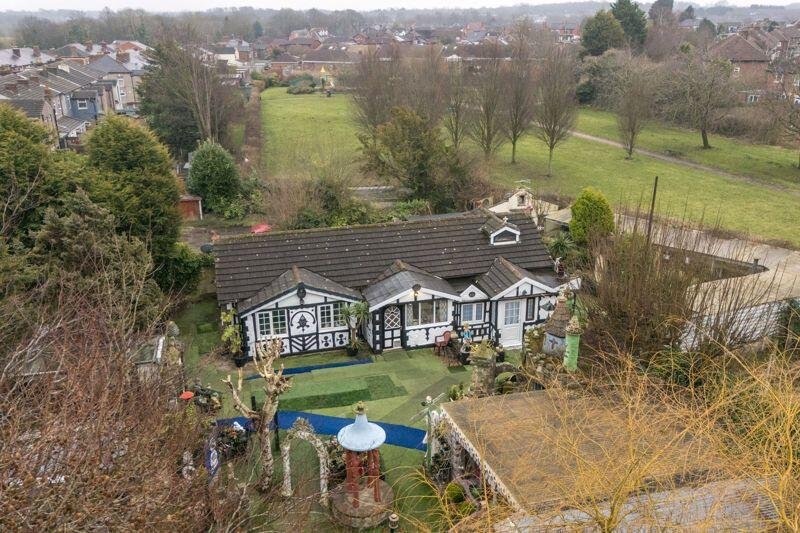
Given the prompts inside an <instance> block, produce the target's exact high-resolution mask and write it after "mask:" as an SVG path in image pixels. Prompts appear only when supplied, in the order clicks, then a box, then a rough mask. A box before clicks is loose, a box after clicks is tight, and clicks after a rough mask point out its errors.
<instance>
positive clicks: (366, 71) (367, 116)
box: [347, 47, 402, 138]
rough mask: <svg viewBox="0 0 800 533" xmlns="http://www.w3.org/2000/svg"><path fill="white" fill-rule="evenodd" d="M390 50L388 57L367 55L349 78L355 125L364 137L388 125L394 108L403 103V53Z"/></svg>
mask: <svg viewBox="0 0 800 533" xmlns="http://www.w3.org/2000/svg"><path fill="white" fill-rule="evenodd" d="M389 50H390V57H389V58H383V57H381V56H380V55H379V51H378V50H377V49H373V50H368V51H366V52H364V53H363V54H362V55H361V59H360V61H359V62H358V63H357V64H356V66H355V68H354V69H353V71H352V72H351V73H350V76H349V77H348V79H347V83H348V85H349V86H350V87H351V89H352V91H353V104H354V105H353V113H354V118H355V122H356V124H357V125H358V126H359V128H360V130H361V132H362V134H365V135H367V136H368V137H370V138H371V137H373V136H374V135H375V129H376V128H377V127H378V126H380V125H381V124H383V123H385V122H388V120H389V112H390V111H391V109H392V108H393V107H395V106H397V105H400V104H401V100H400V98H399V95H398V89H399V86H400V81H401V78H402V76H401V75H400V73H401V71H402V64H401V61H400V53H399V50H398V49H397V47H391V48H390V49H389Z"/></svg>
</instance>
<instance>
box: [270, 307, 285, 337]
mask: <svg viewBox="0 0 800 533" xmlns="http://www.w3.org/2000/svg"><path fill="white" fill-rule="evenodd" d="M272 334H273V335H285V334H286V311H283V310H280V311H274V312H273V313H272Z"/></svg>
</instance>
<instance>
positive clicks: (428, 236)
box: [214, 211, 553, 303]
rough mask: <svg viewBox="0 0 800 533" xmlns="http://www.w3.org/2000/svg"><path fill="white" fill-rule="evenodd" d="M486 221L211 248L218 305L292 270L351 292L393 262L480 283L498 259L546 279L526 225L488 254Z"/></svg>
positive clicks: (538, 246) (546, 262) (282, 235)
mask: <svg viewBox="0 0 800 533" xmlns="http://www.w3.org/2000/svg"><path fill="white" fill-rule="evenodd" d="M486 218H487V217H486V214H485V213H483V212H481V211H470V212H467V213H462V214H461V215H460V216H455V217H450V218H443V219H435V220H417V221H404V222H390V223H385V224H371V225H362V226H346V227H340V228H317V229H310V230H300V231H285V232H271V233H266V234H259V235H245V236H241V237H233V238H228V239H223V240H221V241H219V242H217V243H216V244H215V245H214V254H215V255H216V285H217V298H218V300H219V302H220V303H228V302H235V301H239V300H242V299H245V298H248V297H249V296H252V295H253V294H254V293H255V292H257V291H258V290H260V289H261V288H262V287H264V286H265V285H267V284H268V283H270V282H271V281H272V280H274V279H275V278H277V277H278V276H280V275H281V274H282V273H284V272H285V271H286V270H287V269H288V268H290V267H291V266H292V265H297V266H298V267H301V268H307V269H309V270H312V271H314V272H316V273H318V274H320V275H322V276H324V277H326V278H329V279H331V280H333V281H335V282H337V283H340V284H342V285H344V286H346V287H351V288H353V289H362V288H364V287H366V286H367V285H369V284H371V283H373V282H374V281H375V280H377V279H379V276H380V275H381V274H382V273H383V272H384V271H385V269H386V267H387V265H390V264H391V263H392V262H393V261H394V260H395V259H401V260H403V261H404V262H406V263H409V264H412V265H415V266H416V267H418V268H420V269H423V270H425V271H426V272H428V273H430V274H432V275H434V276H439V277H441V278H445V279H447V278H458V277H469V276H478V275H481V274H483V273H484V272H486V271H487V270H488V269H489V267H490V266H491V265H492V262H493V261H494V259H495V258H496V257H498V256H499V255H501V254H502V256H503V257H505V258H506V259H508V260H509V261H513V262H514V264H516V265H518V266H520V267H522V268H525V269H527V270H529V271H535V270H537V269H544V270H547V271H548V272H549V271H552V269H553V261H552V259H551V258H550V255H549V254H548V252H547V249H546V248H545V246H544V245H543V244H542V241H541V237H540V235H539V231H538V230H537V229H536V224H535V223H534V222H533V221H532V220H531V218H530V217H528V216H525V215H514V216H512V217H511V220H512V221H513V223H515V224H516V225H517V227H519V229H520V232H521V235H520V242H519V243H517V244H510V245H505V246H502V247H496V246H492V245H491V244H490V243H489V238H488V237H487V236H486V235H485V234H484V233H483V232H481V229H480V228H481V226H483V225H484V223H485V222H486Z"/></svg>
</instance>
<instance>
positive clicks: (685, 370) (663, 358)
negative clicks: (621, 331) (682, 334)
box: [647, 349, 706, 388]
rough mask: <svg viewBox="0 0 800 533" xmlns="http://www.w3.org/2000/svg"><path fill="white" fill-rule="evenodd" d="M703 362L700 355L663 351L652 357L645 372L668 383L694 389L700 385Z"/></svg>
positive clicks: (674, 350) (680, 351) (679, 351)
mask: <svg viewBox="0 0 800 533" xmlns="http://www.w3.org/2000/svg"><path fill="white" fill-rule="evenodd" d="M704 362H706V361H705V359H704V356H703V355H702V354H699V353H695V352H685V351H683V350H680V349H665V350H662V351H660V352H658V353H656V354H655V355H654V356H653V358H652V360H651V361H650V364H649V366H648V367H647V371H648V372H650V373H651V374H653V375H655V376H657V377H659V378H661V379H663V380H664V381H666V382H668V383H672V384H675V385H679V386H681V387H693V388H694V387H698V386H700V385H701V384H702V379H701V376H702V374H703V368H704V365H703V363H704Z"/></svg>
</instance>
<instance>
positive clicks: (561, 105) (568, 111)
mask: <svg viewBox="0 0 800 533" xmlns="http://www.w3.org/2000/svg"><path fill="white" fill-rule="evenodd" d="M537 85H538V88H537V89H538V90H537V96H538V98H537V102H536V106H535V107H534V109H533V121H534V123H535V124H536V126H537V128H538V129H537V132H536V134H537V136H538V137H539V138H540V139H541V140H542V141H543V142H544V143H545V144H546V145H547V148H548V150H549V153H548V157H547V176H550V175H551V174H552V168H553V150H555V149H556V147H557V146H558V145H559V144H561V142H563V141H564V140H566V139H567V138H568V137H569V134H570V131H571V130H572V127H573V126H574V125H575V119H576V118H577V116H578V101H577V99H576V98H575V89H576V87H577V78H576V73H575V57H574V56H573V55H572V53H571V52H570V51H568V50H567V49H566V48H564V47H560V46H553V47H551V48H550V49H549V50H548V51H547V52H546V53H545V56H544V59H543V60H542V65H541V69H540V73H539V76H538V80H537Z"/></svg>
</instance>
